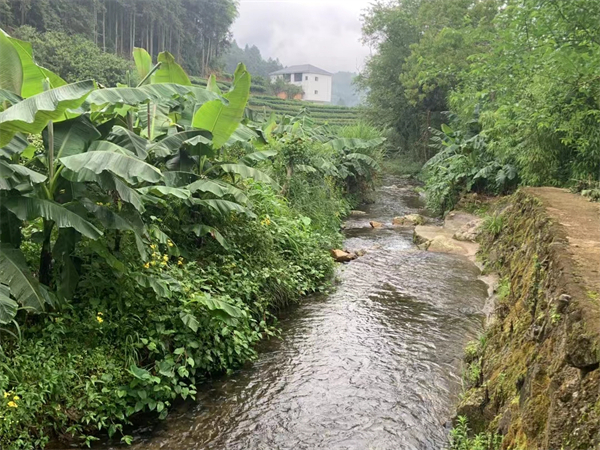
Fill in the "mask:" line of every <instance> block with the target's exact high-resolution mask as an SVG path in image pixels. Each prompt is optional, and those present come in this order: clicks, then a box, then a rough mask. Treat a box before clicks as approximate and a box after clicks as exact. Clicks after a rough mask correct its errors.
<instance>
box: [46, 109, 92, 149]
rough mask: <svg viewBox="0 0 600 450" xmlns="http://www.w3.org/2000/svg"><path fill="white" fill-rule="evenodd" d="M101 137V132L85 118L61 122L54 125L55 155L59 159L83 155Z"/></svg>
mask: <svg viewBox="0 0 600 450" xmlns="http://www.w3.org/2000/svg"><path fill="white" fill-rule="evenodd" d="M99 137H100V132H99V131H98V130H97V129H96V127H95V126H94V125H93V124H92V123H91V122H90V120H89V119H88V118H87V117H85V116H80V117H77V118H75V119H71V120H66V121H64V122H59V123H57V124H55V125H54V154H55V155H56V158H57V159H58V158H61V157H63V156H71V155H77V154H79V153H83V152H84V151H85V150H86V149H87V147H88V146H89V145H90V143H91V142H92V141H94V140H95V139H98V138H99ZM44 138H46V139H47V136H46V133H44Z"/></svg>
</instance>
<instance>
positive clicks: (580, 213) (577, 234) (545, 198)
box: [525, 187, 600, 297]
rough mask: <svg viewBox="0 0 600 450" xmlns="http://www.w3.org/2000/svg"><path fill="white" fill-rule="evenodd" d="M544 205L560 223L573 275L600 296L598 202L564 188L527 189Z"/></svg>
mask: <svg viewBox="0 0 600 450" xmlns="http://www.w3.org/2000/svg"><path fill="white" fill-rule="evenodd" d="M525 191H526V192H528V193H530V194H532V195H534V196H535V197H537V198H538V199H539V200H540V201H541V202H542V203H543V204H544V206H545V207H546V210H547V211H548V215H549V216H550V217H551V218H552V219H554V220H556V221H557V222H558V223H559V224H561V225H562V226H563V227H564V229H565V232H566V234H567V239H568V241H569V244H570V246H569V253H570V255H571V257H572V259H573V261H574V263H575V265H576V270H575V272H576V275H577V276H579V277H581V279H582V281H583V282H584V284H585V285H586V287H588V288H589V289H590V296H592V297H594V296H596V297H598V296H600V203H593V202H590V201H588V200H586V199H585V198H583V197H582V196H580V195H575V194H572V193H570V192H569V191H567V190H566V189H558V188H550V187H543V188H526V189H525Z"/></svg>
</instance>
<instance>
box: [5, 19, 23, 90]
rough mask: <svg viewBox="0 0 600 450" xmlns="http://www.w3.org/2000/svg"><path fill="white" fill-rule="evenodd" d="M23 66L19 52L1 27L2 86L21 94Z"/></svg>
mask: <svg viewBox="0 0 600 450" xmlns="http://www.w3.org/2000/svg"><path fill="white" fill-rule="evenodd" d="M22 85H23V67H22V66H21V58H19V52H17V49H16V48H15V47H14V45H13V44H12V42H11V41H10V39H9V37H8V36H7V35H6V34H5V33H4V31H2V30H1V29H0V88H1V89H6V90H7V91H10V92H12V93H13V94H17V95H21V86H22Z"/></svg>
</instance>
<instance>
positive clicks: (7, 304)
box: [0, 284, 19, 325]
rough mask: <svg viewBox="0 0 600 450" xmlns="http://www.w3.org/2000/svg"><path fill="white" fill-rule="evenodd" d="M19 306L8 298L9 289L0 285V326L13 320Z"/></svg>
mask: <svg viewBox="0 0 600 450" xmlns="http://www.w3.org/2000/svg"><path fill="white" fill-rule="evenodd" d="M18 309H19V304H18V303H17V302H15V301H14V300H13V299H12V298H10V288H9V287H8V286H6V285H4V284H0V325H5V324H7V323H9V322H10V321H11V320H13V319H14V318H15V316H16V315H17V310H18Z"/></svg>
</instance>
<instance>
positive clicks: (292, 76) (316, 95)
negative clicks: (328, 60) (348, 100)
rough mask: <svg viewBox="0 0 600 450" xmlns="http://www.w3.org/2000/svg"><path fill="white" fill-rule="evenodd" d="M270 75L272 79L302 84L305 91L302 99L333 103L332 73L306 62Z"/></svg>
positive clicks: (297, 84)
mask: <svg viewBox="0 0 600 450" xmlns="http://www.w3.org/2000/svg"><path fill="white" fill-rule="evenodd" d="M269 75H270V76H271V81H275V80H276V79H277V78H283V79H284V80H285V81H287V82H288V83H290V84H295V85H296V86H301V87H302V90H303V91H304V96H303V97H302V100H306V101H309V102H319V103H331V82H332V74H331V73H329V72H327V71H325V70H323V69H319V68H318V67H315V66H311V65H310V64H304V65H302V66H291V67H286V68H285V69H281V70H278V71H277V72H273V73H271V74H269Z"/></svg>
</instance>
